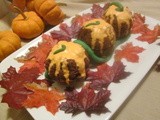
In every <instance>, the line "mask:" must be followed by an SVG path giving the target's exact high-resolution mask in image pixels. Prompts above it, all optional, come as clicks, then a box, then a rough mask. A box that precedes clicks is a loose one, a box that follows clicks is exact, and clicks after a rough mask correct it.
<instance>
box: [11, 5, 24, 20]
mask: <svg viewBox="0 0 160 120" xmlns="http://www.w3.org/2000/svg"><path fill="white" fill-rule="evenodd" d="M13 9H15V10H16V11H15V12H17V13H19V14H21V15H22V17H23V18H24V20H26V19H27V16H26V15H25V14H24V13H23V11H22V10H21V9H19V8H18V7H16V6H13Z"/></svg>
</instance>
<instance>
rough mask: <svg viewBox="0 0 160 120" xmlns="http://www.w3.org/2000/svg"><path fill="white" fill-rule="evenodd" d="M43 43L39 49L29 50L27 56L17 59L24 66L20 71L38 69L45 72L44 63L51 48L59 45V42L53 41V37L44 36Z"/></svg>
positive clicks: (39, 45) (32, 48) (39, 44)
mask: <svg viewBox="0 0 160 120" xmlns="http://www.w3.org/2000/svg"><path fill="white" fill-rule="evenodd" d="M42 38H43V40H42V42H40V43H38V46H37V47H31V48H29V52H28V53H27V54H26V55H25V56H21V57H19V58H17V60H18V61H19V62H23V63H24V65H22V66H21V67H20V71H22V70H24V69H26V68H32V67H35V66H36V67H37V68H39V71H40V73H43V72H44V70H45V67H44V63H45V61H46V58H47V56H48V53H49V52H50V50H51V48H52V47H53V46H54V45H55V44H56V43H57V40H55V39H52V37H51V36H49V35H46V34H43V35H42Z"/></svg>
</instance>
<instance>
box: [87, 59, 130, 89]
mask: <svg viewBox="0 0 160 120" xmlns="http://www.w3.org/2000/svg"><path fill="white" fill-rule="evenodd" d="M125 67H126V66H125V65H124V64H123V63H122V62H121V61H116V62H114V63H113V65H112V66H109V65H107V64H102V65H99V66H97V71H91V70H90V71H88V77H87V80H89V81H91V83H90V87H91V88H93V89H95V90H100V89H107V88H108V85H109V84H110V83H111V82H115V83H118V82H119V81H120V80H122V79H125V78H126V77H128V76H129V75H130V74H131V73H130V72H126V71H125Z"/></svg>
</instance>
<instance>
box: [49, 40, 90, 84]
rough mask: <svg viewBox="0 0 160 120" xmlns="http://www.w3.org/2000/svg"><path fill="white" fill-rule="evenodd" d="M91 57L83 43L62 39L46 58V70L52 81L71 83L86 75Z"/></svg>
mask: <svg viewBox="0 0 160 120" xmlns="http://www.w3.org/2000/svg"><path fill="white" fill-rule="evenodd" d="M88 65H89V59H88V57H87V56H86V54H85V49H84V48H83V47H81V45H79V44H76V43H73V42H67V41H60V42H58V44H56V45H55V46H54V47H53V48H52V50H51V52H50V53H49V56H48V58H47V60H46V71H47V74H48V76H49V78H50V79H51V81H57V82H60V83H66V84H68V85H69V84H71V83H73V82H74V81H76V80H79V79H84V78H85V77H86V69H87V68H88Z"/></svg>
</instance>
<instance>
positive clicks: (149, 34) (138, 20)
mask: <svg viewBox="0 0 160 120" xmlns="http://www.w3.org/2000/svg"><path fill="white" fill-rule="evenodd" d="M131 32H132V33H133V34H138V33H140V36H138V37H137V40H140V41H143V42H148V43H149V44H151V43H153V42H155V41H156V40H157V39H158V36H160V25H158V24H157V25H156V26H154V28H153V30H151V29H150V28H149V27H148V24H145V16H142V15H141V14H138V13H134V16H133V25H132V29H131Z"/></svg>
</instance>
